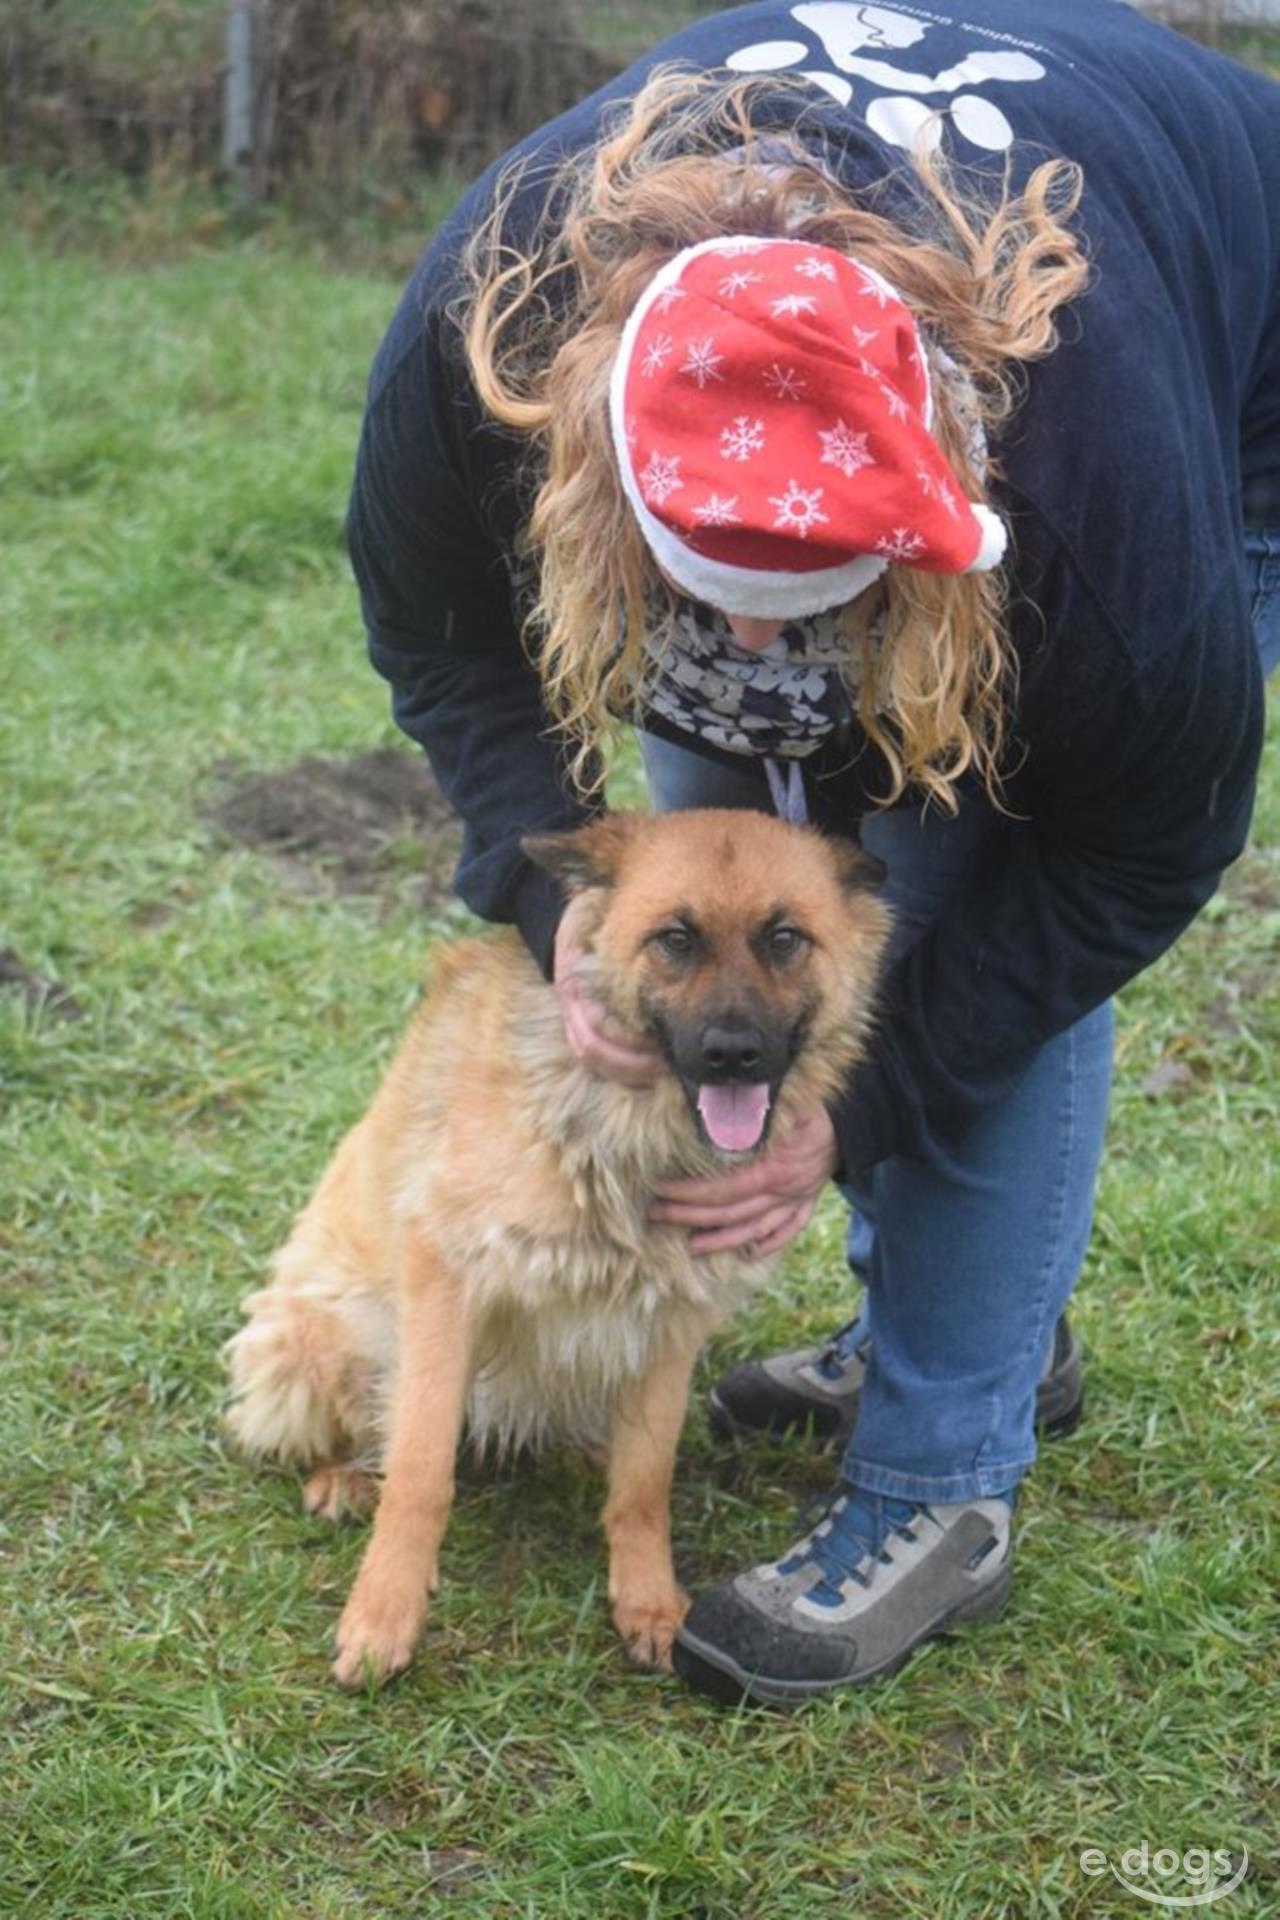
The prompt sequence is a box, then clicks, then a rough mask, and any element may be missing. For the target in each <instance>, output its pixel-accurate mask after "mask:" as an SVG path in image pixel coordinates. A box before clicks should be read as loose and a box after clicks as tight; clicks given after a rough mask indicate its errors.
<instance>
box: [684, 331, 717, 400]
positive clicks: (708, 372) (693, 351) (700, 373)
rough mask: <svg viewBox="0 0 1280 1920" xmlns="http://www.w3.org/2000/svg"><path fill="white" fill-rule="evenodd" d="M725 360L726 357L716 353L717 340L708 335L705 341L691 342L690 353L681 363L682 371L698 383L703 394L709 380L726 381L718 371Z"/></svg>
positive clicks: (699, 390)
mask: <svg viewBox="0 0 1280 1920" xmlns="http://www.w3.org/2000/svg"><path fill="white" fill-rule="evenodd" d="M723 359H724V355H723V354H722V353H717V352H716V343H715V340H714V339H713V338H712V337H711V335H710V334H708V336H707V338H706V339H705V340H691V341H690V342H689V352H688V355H687V356H686V358H685V359H684V360H683V361H682V362H681V365H680V371H681V373H687V374H689V375H690V376H691V377H692V378H693V379H694V380H696V381H697V383H698V392H699V393H701V392H702V389H703V388H704V387H705V386H706V384H707V382H708V380H723V379H724V375H723V374H722V373H720V372H719V371H718V368H719V366H720V362H721V361H722V360H723Z"/></svg>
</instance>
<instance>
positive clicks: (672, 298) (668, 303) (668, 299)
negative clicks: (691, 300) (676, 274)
mask: <svg viewBox="0 0 1280 1920" xmlns="http://www.w3.org/2000/svg"><path fill="white" fill-rule="evenodd" d="M688 297H689V296H688V294H687V293H686V292H685V290H684V288H683V287H664V288H663V289H662V292H661V293H660V294H659V295H658V297H657V299H656V300H655V301H654V303H653V304H654V307H655V308H656V310H657V311H658V312H659V313H661V314H668V313H670V311H671V309H672V307H674V305H675V303H676V301H677V300H687V299H688Z"/></svg>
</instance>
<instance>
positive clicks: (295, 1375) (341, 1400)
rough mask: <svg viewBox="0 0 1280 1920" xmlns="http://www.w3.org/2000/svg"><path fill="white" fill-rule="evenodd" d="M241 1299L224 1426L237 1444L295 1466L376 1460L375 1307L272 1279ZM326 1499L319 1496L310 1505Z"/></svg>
mask: <svg viewBox="0 0 1280 1920" xmlns="http://www.w3.org/2000/svg"><path fill="white" fill-rule="evenodd" d="M245 1306H246V1309H247V1312H248V1315H249V1319H248V1322H247V1324H246V1325H245V1326H243V1327H242V1328H241V1329H240V1331H239V1333H237V1334H235V1335H234V1336H233V1338H232V1339H230V1340H229V1341H228V1342H227V1346H226V1349H225V1351H226V1357H227V1361H228V1365H229V1367H230V1372H231V1389H232V1401H231V1405H230V1407H229V1408H228V1410H227V1415H226V1425H227V1429H228V1432H229V1433H230V1434H231V1437H232V1439H233V1440H234V1442H235V1443H236V1445H237V1446H238V1447H240V1448H241V1449H242V1451H243V1452H245V1453H247V1454H249V1455H250V1456H252V1457H254V1458H259V1459H274V1460H280V1461H283V1462H285V1463H287V1464H292V1465H296V1466H301V1467H317V1466H320V1465H321V1464H322V1463H323V1464H326V1465H329V1466H331V1467H332V1466H336V1465H338V1464H340V1463H344V1462H347V1461H351V1460H352V1459H353V1457H356V1456H360V1457H361V1458H362V1459H363V1461H364V1464H366V1465H367V1464H370V1463H371V1462H372V1461H375V1460H376V1457H377V1455H376V1449H377V1425H378V1421H377V1411H378V1408H377V1401H378V1394H377V1374H378V1365H377V1359H378V1356H377V1354H376V1348H377V1346H378V1344H379V1342H378V1337H377V1333H378V1330H377V1329H375V1327H374V1324H373V1322H374V1320H375V1319H380V1318H381V1317H382V1316H381V1315H378V1314H376V1313H375V1311H374V1310H373V1309H372V1307H370V1306H366V1307H365V1310H364V1311H363V1312H360V1311H358V1310H353V1308H352V1307H351V1305H350V1304H349V1303H348V1302H343V1301H342V1300H340V1299H339V1298H336V1297H335V1298H325V1297H324V1296H323V1295H322V1294H320V1293H319V1292H318V1291H308V1289H307V1288H306V1287H305V1286H290V1285H285V1284H281V1283H280V1282H279V1281H277V1282H276V1284H274V1285H272V1286H269V1287H263V1288H262V1289H261V1291H260V1292H258V1293H255V1294H252V1295H251V1296H250V1298H249V1299H248V1300H247V1301H246V1302H245ZM352 1490H353V1491H354V1489H352ZM318 1492H319V1489H317V1493H318ZM329 1492H330V1493H331V1492H332V1489H330V1490H329ZM307 1504H308V1506H309V1507H311V1506H312V1502H311V1500H310V1499H309V1498H308V1501H307ZM328 1504H329V1501H328V1498H325V1499H318V1500H317V1501H316V1503H315V1510H320V1509H321V1507H327V1506H328ZM330 1517H331V1518H336V1517H337V1514H336V1513H330Z"/></svg>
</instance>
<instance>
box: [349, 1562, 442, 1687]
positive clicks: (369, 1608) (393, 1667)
mask: <svg viewBox="0 0 1280 1920" xmlns="http://www.w3.org/2000/svg"><path fill="white" fill-rule="evenodd" d="M426 1617H427V1599H426V1595H425V1594H423V1595H422V1596H421V1597H420V1598H418V1597H413V1596H408V1595H405V1594H398V1593H395V1592H392V1591H389V1590H387V1589H385V1588H378V1587H376V1586H369V1585H367V1584H366V1583H364V1582H362V1581H359V1580H358V1581H357V1582H356V1585H355V1589H354V1591H353V1592H352V1595H351V1598H350V1599H349V1600H348V1601H347V1604H346V1606H345V1608H344V1609H343V1614H342V1618H341V1620H340V1621H339V1622H338V1631H337V1633H336V1635H335V1636H334V1647H335V1650H336V1654H337V1658H336V1659H335V1660H334V1662H333V1665H332V1666H331V1667H330V1669H329V1672H330V1674H331V1676H332V1678H333V1679H335V1680H336V1681H337V1683H338V1685H339V1686H340V1687H344V1688H347V1689H348V1690H351V1689H356V1688H360V1687H363V1686H365V1685H367V1684H368V1682H369V1681H372V1682H373V1683H374V1684H375V1685H376V1686H381V1684H382V1682H383V1681H384V1680H390V1679H391V1678H392V1676H393V1675H395V1674H397V1673H403V1672H404V1669H405V1668H406V1667H407V1666H408V1664H409V1662H410V1661H411V1660H412V1658H413V1650H414V1648H415V1647H416V1646H417V1644H418V1636H419V1634H420V1633H421V1632H422V1628H423V1624H424V1622H425V1620H426Z"/></svg>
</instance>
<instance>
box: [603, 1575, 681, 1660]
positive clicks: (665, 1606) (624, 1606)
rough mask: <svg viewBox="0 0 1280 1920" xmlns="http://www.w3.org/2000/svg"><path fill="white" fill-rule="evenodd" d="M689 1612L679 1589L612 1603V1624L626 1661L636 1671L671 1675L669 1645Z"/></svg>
mask: <svg viewBox="0 0 1280 1920" xmlns="http://www.w3.org/2000/svg"><path fill="white" fill-rule="evenodd" d="M688 1611H689V1596H688V1594H687V1593H682V1592H681V1591H680V1589H679V1587H673V1588H672V1589H671V1591H670V1592H669V1593H665V1594H651V1593H645V1594H641V1593H637V1594H622V1595H620V1596H619V1597H618V1599H616V1600H615V1601H614V1603H613V1624H614V1626H615V1627H616V1628H617V1629H618V1632H619V1634H620V1635H621V1638H622V1643H623V1645H624V1646H625V1647H626V1650H627V1658H628V1659H629V1660H631V1661H633V1662H634V1663H635V1665H636V1666H638V1667H654V1668H657V1670H658V1671H659V1672H660V1673H670V1671H671V1643H672V1641H673V1640H674V1639H675V1637H676V1635H677V1633H679V1631H680V1626H681V1623H682V1621H683V1620H684V1617H685V1615H686V1613H688Z"/></svg>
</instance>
